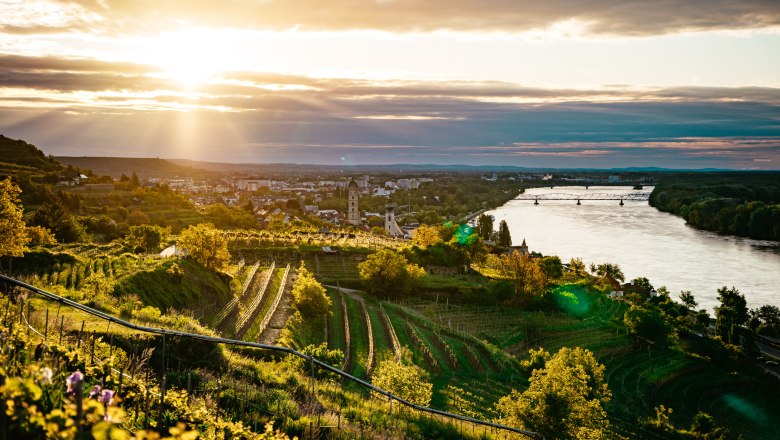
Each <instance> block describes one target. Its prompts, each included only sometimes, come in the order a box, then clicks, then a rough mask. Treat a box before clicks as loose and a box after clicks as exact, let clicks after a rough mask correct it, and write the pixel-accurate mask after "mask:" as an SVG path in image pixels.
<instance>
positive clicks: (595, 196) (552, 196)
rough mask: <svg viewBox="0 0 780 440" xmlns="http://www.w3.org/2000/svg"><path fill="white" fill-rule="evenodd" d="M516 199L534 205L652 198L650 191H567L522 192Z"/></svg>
mask: <svg viewBox="0 0 780 440" xmlns="http://www.w3.org/2000/svg"><path fill="white" fill-rule="evenodd" d="M515 200H533V201H534V205H538V204H539V202H540V201H542V200H576V201H577V204H578V205H579V204H580V203H581V201H583V200H619V201H620V204H621V205H623V202H624V201H626V202H646V201H648V200H650V193H632V194H609V193H589V194H567V193H547V194H520V195H519V196H517V197H515Z"/></svg>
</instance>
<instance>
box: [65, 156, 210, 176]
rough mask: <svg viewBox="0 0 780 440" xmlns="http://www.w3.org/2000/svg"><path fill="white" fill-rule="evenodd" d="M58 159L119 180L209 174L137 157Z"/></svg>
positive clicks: (197, 169)
mask: <svg viewBox="0 0 780 440" xmlns="http://www.w3.org/2000/svg"><path fill="white" fill-rule="evenodd" d="M57 159H58V160H59V161H60V162H62V163H64V164H66V165H73V166H74V167H77V168H81V169H90V170H92V172H94V173H95V174H99V175H106V176H111V177H114V178H119V177H121V176H122V174H125V175H128V176H129V175H130V174H131V173H136V174H137V175H138V177H140V178H142V179H143V178H148V177H169V178H177V177H196V176H199V177H203V176H204V174H209V173H210V171H206V170H203V169H200V168H192V167H188V166H182V165H178V164H175V163H173V162H171V161H168V160H165V159H157V158H135V157H87V156H84V157H72V156H60V157H57Z"/></svg>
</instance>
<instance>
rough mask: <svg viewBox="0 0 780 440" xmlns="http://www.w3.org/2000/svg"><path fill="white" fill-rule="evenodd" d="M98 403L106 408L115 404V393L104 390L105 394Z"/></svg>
mask: <svg viewBox="0 0 780 440" xmlns="http://www.w3.org/2000/svg"><path fill="white" fill-rule="evenodd" d="M98 401H99V402H100V403H102V404H103V405H105V406H111V404H113V403H114V392H113V391H111V390H103V394H101V395H100V397H99V398H98Z"/></svg>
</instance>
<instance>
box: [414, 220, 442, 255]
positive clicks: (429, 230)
mask: <svg viewBox="0 0 780 440" xmlns="http://www.w3.org/2000/svg"><path fill="white" fill-rule="evenodd" d="M442 241H443V240H442V239H441V228H439V227H438V226H428V225H420V227H419V228H417V229H415V230H414V233H413V237H412V242H413V243H414V244H415V245H416V246H418V247H420V248H422V249H426V248H428V247H429V246H436V245H437V244H439V243H442Z"/></svg>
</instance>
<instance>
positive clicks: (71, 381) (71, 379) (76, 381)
mask: <svg viewBox="0 0 780 440" xmlns="http://www.w3.org/2000/svg"><path fill="white" fill-rule="evenodd" d="M83 382H84V375H83V374H81V371H78V370H76V371H74V372H73V373H72V374H71V375H70V376H68V378H67V379H65V383H66V384H67V385H68V390H67V393H68V394H73V395H75V394H76V393H80V392H81V384H82V383H83Z"/></svg>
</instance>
